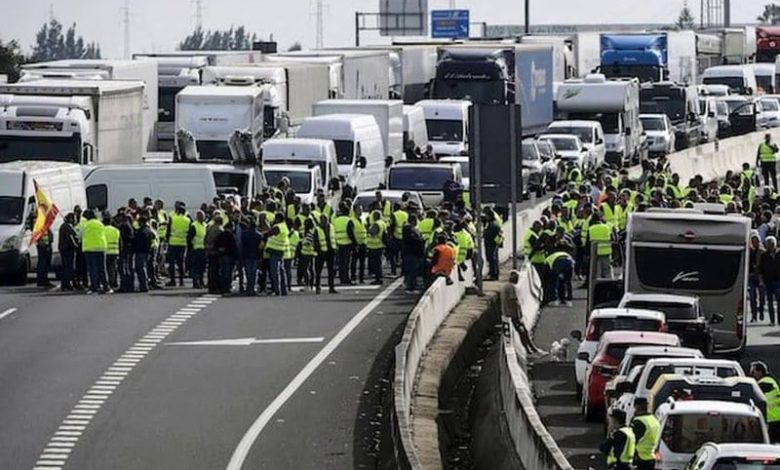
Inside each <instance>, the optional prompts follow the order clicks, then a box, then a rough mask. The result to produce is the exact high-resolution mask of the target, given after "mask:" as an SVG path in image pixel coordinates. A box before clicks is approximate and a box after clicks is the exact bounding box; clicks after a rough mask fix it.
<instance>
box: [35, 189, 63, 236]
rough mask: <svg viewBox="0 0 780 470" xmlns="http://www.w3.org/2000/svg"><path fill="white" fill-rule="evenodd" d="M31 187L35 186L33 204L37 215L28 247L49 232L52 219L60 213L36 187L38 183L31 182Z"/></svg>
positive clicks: (41, 190)
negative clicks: (36, 209)
mask: <svg viewBox="0 0 780 470" xmlns="http://www.w3.org/2000/svg"><path fill="white" fill-rule="evenodd" d="M33 185H34V186H35V204H36V206H37V208H38V215H37V217H35V225H34V226H33V232H32V238H30V245H32V244H34V243H35V242H37V241H38V239H39V238H41V237H42V236H44V235H45V234H46V233H48V232H49V229H50V228H51V226H52V224H53V223H54V219H55V218H56V217H57V214H59V213H60V210H59V209H58V208H57V205H56V204H54V203H53V202H52V201H51V199H49V196H47V195H46V193H45V192H43V189H41V187H40V186H38V182H37V181H35V180H33Z"/></svg>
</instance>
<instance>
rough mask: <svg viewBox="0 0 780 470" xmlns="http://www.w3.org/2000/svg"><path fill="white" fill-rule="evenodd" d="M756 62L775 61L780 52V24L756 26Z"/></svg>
mask: <svg viewBox="0 0 780 470" xmlns="http://www.w3.org/2000/svg"><path fill="white" fill-rule="evenodd" d="M755 37H756V62H768V63H774V62H775V57H777V54H778V53H780V26H756V36H755Z"/></svg>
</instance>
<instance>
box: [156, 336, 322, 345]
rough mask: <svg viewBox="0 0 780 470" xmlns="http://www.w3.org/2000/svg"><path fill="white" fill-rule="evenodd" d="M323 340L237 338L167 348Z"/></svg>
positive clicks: (296, 342) (317, 341)
mask: <svg viewBox="0 0 780 470" xmlns="http://www.w3.org/2000/svg"><path fill="white" fill-rule="evenodd" d="M323 341H325V338H322V337H319V338H270V339H262V338H260V339H259V338H237V339H215V340H210V341H180V342H177V343H168V346H251V345H253V344H299V343H321V342H323Z"/></svg>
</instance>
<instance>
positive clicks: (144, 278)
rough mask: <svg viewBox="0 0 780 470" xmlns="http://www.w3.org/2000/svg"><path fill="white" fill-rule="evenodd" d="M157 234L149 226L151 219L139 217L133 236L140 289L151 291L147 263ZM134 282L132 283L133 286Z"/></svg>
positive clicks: (134, 256)
mask: <svg viewBox="0 0 780 470" xmlns="http://www.w3.org/2000/svg"><path fill="white" fill-rule="evenodd" d="M154 238H155V234H154V232H152V229H151V228H150V227H149V221H148V220H147V219H146V216H143V215H142V216H140V217H139V218H138V229H137V230H136V231H135V234H134V236H133V264H134V265H135V274H136V276H138V291H139V292H149V275H148V273H147V271H146V264H147V261H148V259H149V256H150V255H151V254H153V253H154V247H153V245H154ZM132 285H133V283H132V282H131V283H130V287H132Z"/></svg>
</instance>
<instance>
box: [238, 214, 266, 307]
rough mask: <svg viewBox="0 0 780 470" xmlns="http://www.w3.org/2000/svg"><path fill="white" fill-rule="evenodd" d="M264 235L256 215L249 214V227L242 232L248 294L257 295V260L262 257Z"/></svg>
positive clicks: (242, 260) (242, 263) (242, 250)
mask: <svg viewBox="0 0 780 470" xmlns="http://www.w3.org/2000/svg"><path fill="white" fill-rule="evenodd" d="M262 243H263V235H261V234H260V232H258V231H257V222H256V221H255V218H254V216H249V217H248V221H247V228H246V229H244V230H243V231H242V232H241V245H240V250H241V267H242V269H243V270H244V276H246V290H245V293H246V295H249V296H254V295H257V290H256V287H257V260H258V259H260V245H261V244H262Z"/></svg>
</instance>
